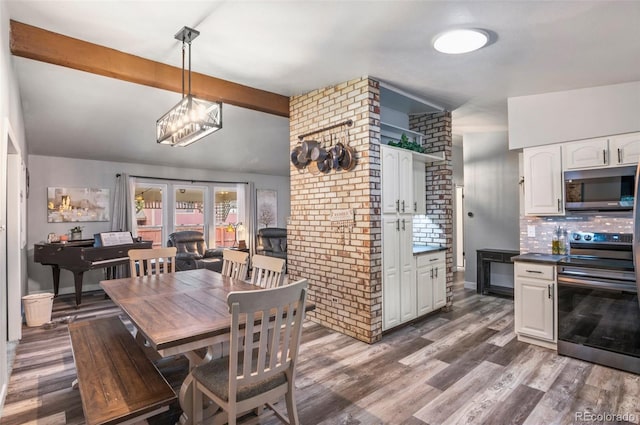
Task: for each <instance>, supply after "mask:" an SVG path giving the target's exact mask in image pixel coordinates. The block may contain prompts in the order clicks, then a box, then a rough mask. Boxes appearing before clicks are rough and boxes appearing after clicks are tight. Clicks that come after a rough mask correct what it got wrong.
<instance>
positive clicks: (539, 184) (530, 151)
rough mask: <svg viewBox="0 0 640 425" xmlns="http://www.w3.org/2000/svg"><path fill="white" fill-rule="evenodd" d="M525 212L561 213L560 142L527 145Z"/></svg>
mask: <svg viewBox="0 0 640 425" xmlns="http://www.w3.org/2000/svg"><path fill="white" fill-rule="evenodd" d="M522 157H523V160H524V212H525V214H526V215H563V214H564V202H563V196H562V162H561V160H560V158H561V150H560V146H559V145H549V146H541V147H537V148H526V149H524V150H523V155H522Z"/></svg>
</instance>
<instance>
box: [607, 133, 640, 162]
mask: <svg viewBox="0 0 640 425" xmlns="http://www.w3.org/2000/svg"><path fill="white" fill-rule="evenodd" d="M609 152H610V154H611V162H612V163H614V164H615V165H635V164H637V163H638V161H639V160H640V133H627V134H619V135H617V136H611V137H610V138H609Z"/></svg>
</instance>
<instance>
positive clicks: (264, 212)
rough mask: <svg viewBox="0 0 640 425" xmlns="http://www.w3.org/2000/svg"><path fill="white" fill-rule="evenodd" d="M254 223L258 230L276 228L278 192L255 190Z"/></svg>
mask: <svg viewBox="0 0 640 425" xmlns="http://www.w3.org/2000/svg"><path fill="white" fill-rule="evenodd" d="M256 206H257V208H256V215H257V217H256V219H257V220H256V221H257V223H258V229H262V228H264V227H277V226H278V192H277V191H275V190H269V189H257V190H256Z"/></svg>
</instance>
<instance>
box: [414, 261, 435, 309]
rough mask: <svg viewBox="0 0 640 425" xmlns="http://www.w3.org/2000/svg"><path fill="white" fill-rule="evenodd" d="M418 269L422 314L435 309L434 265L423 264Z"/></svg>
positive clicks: (419, 306)
mask: <svg viewBox="0 0 640 425" xmlns="http://www.w3.org/2000/svg"><path fill="white" fill-rule="evenodd" d="M416 270H417V271H416V290H417V292H416V294H417V300H418V316H422V315H423V314H427V313H429V312H431V311H433V267H430V266H422V267H418V268H417V269H416Z"/></svg>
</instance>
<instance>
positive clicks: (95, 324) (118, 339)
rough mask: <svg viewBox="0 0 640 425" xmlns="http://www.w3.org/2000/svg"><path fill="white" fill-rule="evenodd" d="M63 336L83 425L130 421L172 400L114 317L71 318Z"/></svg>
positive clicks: (163, 408)
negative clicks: (74, 374)
mask: <svg viewBox="0 0 640 425" xmlns="http://www.w3.org/2000/svg"><path fill="white" fill-rule="evenodd" d="M69 336H70V337H71V348H72V350H73V358H74V361H75V364H76V371H77V375H78V386H79V389H80V398H81V399H82V410H83V411H84V416H85V421H86V423H87V425H99V424H118V423H124V422H127V423H134V422H136V421H141V420H143V419H146V418H149V417H151V416H154V415H156V414H158V413H161V412H164V411H167V410H169V405H170V404H171V403H173V402H174V401H175V400H176V394H175V393H174V391H173V389H172V388H171V387H170V386H169V384H168V383H167V381H166V380H165V379H164V377H163V376H162V375H161V374H160V372H159V371H158V369H156V367H155V365H154V364H153V363H152V362H151V360H149V359H148V358H147V357H146V356H145V354H144V351H143V349H142V348H141V347H140V346H139V345H138V344H137V343H136V341H135V339H134V337H133V336H132V335H131V334H130V333H129V331H128V330H127V328H126V326H125V325H124V323H122V321H120V319H119V318H118V317H116V316H113V317H107V318H100V319H95V320H86V321H79V322H72V323H70V324H69ZM134 419H135V420H134Z"/></svg>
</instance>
